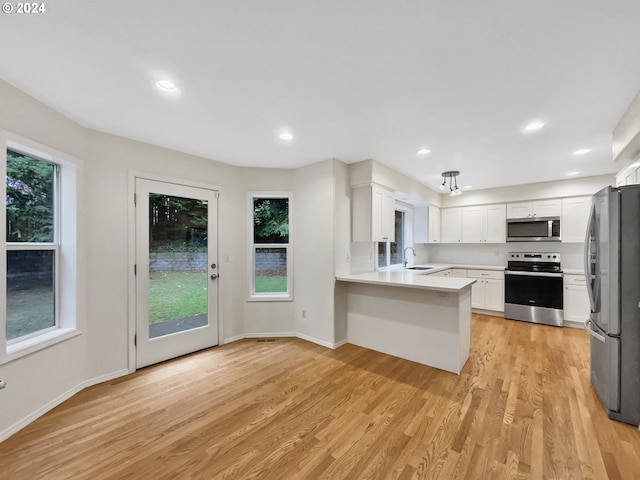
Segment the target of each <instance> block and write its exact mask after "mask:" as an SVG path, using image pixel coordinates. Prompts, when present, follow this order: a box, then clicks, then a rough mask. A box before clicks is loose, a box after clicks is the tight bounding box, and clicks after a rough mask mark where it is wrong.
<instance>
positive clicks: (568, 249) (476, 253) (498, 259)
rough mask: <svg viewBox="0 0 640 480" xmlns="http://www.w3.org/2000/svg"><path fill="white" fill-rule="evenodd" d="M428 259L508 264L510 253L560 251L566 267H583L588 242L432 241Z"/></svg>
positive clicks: (563, 265)
mask: <svg viewBox="0 0 640 480" xmlns="http://www.w3.org/2000/svg"><path fill="white" fill-rule="evenodd" d="M427 252H428V253H427V259H426V260H425V261H424V262H422V263H458V264H469V265H501V266H506V264H507V260H506V259H507V253H509V252H557V253H559V254H560V255H562V268H565V269H583V268H584V261H583V253H584V245H583V244H581V243H560V242H511V243H493V244H480V243H479V244H470V243H465V244H440V245H435V244H429V245H427Z"/></svg>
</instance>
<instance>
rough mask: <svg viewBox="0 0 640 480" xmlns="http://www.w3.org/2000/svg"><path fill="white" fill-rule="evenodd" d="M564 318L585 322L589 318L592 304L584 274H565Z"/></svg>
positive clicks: (570, 320) (569, 320)
mask: <svg viewBox="0 0 640 480" xmlns="http://www.w3.org/2000/svg"><path fill="white" fill-rule="evenodd" d="M563 300H564V319H565V321H568V322H580V323H584V322H585V321H587V320H588V319H589V314H590V309H591V306H590V305H589V296H588V294H587V283H586V279H585V276H584V275H573V274H565V275H564V297H563Z"/></svg>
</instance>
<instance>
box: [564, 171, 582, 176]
mask: <svg viewBox="0 0 640 480" xmlns="http://www.w3.org/2000/svg"><path fill="white" fill-rule="evenodd" d="M579 173H580V172H568V173H567V176H568V177H572V176H574V175H578V174H579Z"/></svg>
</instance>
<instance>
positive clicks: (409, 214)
mask: <svg viewBox="0 0 640 480" xmlns="http://www.w3.org/2000/svg"><path fill="white" fill-rule="evenodd" d="M395 212H402V213H403V225H402V234H403V240H404V247H403V250H404V249H405V248H407V247H411V248H413V206H412V205H410V204H408V203H404V202H400V201H398V200H396V202H395V205H394V208H393V214H394V218H395ZM378 243H384V244H385V260H386V265H380V262H379V259H378V253H377V252H378V249H379V247H378V245H376V250H375V251H376V269H381V268H389V267H398V266H401V265H402V254H401V256H400V258H401V260H400V263H391V244H392V243H395V242H378Z"/></svg>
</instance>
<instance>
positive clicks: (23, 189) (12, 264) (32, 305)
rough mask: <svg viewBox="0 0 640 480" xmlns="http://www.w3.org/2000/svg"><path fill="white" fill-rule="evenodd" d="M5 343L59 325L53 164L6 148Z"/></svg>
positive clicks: (54, 170) (55, 174) (54, 172)
mask: <svg viewBox="0 0 640 480" xmlns="http://www.w3.org/2000/svg"><path fill="white" fill-rule="evenodd" d="M6 168H7V170H6V241H7V271H6V275H7V277H6V281H7V287H6V288H7V292H6V295H7V303H6V315H7V317H6V318H7V324H6V333H7V337H6V338H7V341H9V342H10V341H12V340H14V339H16V338H19V337H24V336H27V335H32V334H34V333H36V332H40V331H43V330H47V329H50V328H54V327H56V326H57V315H56V304H57V302H56V292H57V290H58V289H57V286H56V283H57V282H56V271H57V268H56V263H57V261H58V245H57V243H56V236H57V235H56V221H55V218H56V209H57V208H56V189H57V188H56V185H57V177H58V174H57V168H56V165H53V164H51V163H48V162H45V161H42V160H40V159H37V158H34V157H31V156H28V155H23V154H21V153H18V152H14V151H12V150H7V163H6Z"/></svg>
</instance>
